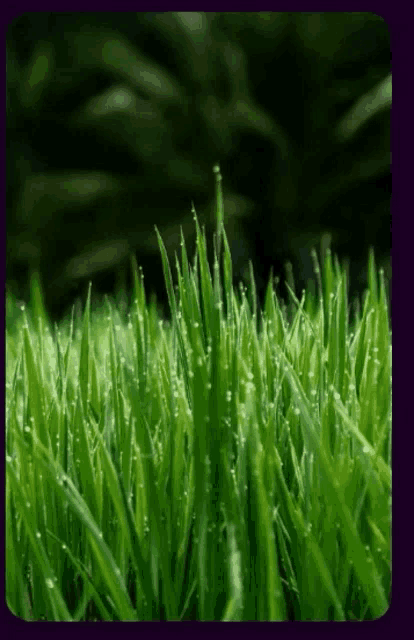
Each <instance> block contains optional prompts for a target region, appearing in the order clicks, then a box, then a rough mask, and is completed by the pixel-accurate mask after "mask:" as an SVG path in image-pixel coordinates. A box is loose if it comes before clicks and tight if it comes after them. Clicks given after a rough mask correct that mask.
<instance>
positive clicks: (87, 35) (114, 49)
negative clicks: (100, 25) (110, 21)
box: [74, 30, 183, 103]
mask: <svg viewBox="0 0 414 640" xmlns="http://www.w3.org/2000/svg"><path fill="white" fill-rule="evenodd" d="M74 42H75V49H76V51H77V56H78V61H79V63H81V64H84V65H85V66H86V65H88V66H89V67H90V66H95V67H103V68H104V69H106V70H110V71H113V72H114V73H115V74H116V76H117V77H118V78H125V79H127V80H129V82H131V83H132V84H133V86H135V87H136V88H137V89H140V90H141V91H142V92H144V93H145V95H147V96H150V97H153V98H155V99H156V100H166V101H168V102H173V103H174V102H181V101H182V100H183V95H182V90H181V87H180V86H179V85H178V83H177V82H176V81H174V80H173V79H172V78H171V77H170V75H169V74H168V73H167V72H166V71H165V70H164V69H162V68H161V67H160V66H159V65H157V64H156V63H154V62H153V61H151V60H150V59H149V58H148V57H146V56H144V55H142V54H140V53H139V52H138V50H137V49H136V48H135V47H134V46H133V45H132V44H131V43H130V42H127V40H124V39H123V38H121V37H119V34H116V33H113V34H110V33H103V32H96V33H95V32H87V31H86V30H83V31H82V32H81V33H79V34H76V35H75V38H74Z"/></svg>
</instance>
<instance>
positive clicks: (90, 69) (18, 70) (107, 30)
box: [6, 12, 391, 320]
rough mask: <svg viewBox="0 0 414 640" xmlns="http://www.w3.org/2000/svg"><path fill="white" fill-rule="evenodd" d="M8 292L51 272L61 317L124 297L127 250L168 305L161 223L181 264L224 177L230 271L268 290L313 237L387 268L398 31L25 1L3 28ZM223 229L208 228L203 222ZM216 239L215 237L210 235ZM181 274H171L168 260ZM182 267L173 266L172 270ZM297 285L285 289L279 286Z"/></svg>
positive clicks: (302, 279) (357, 17)
mask: <svg viewBox="0 0 414 640" xmlns="http://www.w3.org/2000/svg"><path fill="white" fill-rule="evenodd" d="M6 46H7V96H6V98H7V136H6V144H7V212H8V215H7V288H8V289H9V290H10V291H12V292H13V293H14V295H15V296H17V297H19V298H23V299H25V300H27V299H28V296H29V282H30V277H31V274H32V273H33V272H34V271H38V272H39V273H40V276H41V279H42V282H43V287H44V295H45V299H46V304H47V308H48V311H49V313H50V315H51V317H52V318H53V319H55V320H56V319H59V318H60V317H62V315H63V314H65V313H67V312H68V310H69V308H70V306H71V305H72V304H73V302H74V300H75V299H76V298H77V297H79V296H83V293H84V291H85V290H86V288H87V283H88V281H89V280H92V281H93V290H94V291H95V294H102V293H111V294H116V295H117V296H118V300H119V303H120V304H126V301H127V299H126V298H125V294H124V293H123V292H126V291H128V290H129V287H130V267H129V255H130V253H131V252H134V253H135V254H136V256H137V260H138V263H139V264H140V265H142V267H143V273H144V276H145V284H146V291H147V297H148V298H149V297H150V295H151V294H153V293H155V294H156V296H157V299H158V301H159V303H160V305H161V308H162V309H163V311H164V314H165V315H167V316H168V311H167V305H166V294H165V286H164V279H163V273H162V266H161V259H160V253H159V248H158V244H157V239H156V234H155V230H154V225H155V224H156V225H157V227H158V228H159V230H160V232H161V235H162V237H163V239H164V241H165V244H166V247H167V251H168V252H169V256H170V259H171V260H173V259H174V253H175V252H177V254H178V255H180V226H181V227H182V228H183V233H184V236H185V238H186V244H187V249H188V252H189V255H190V256H193V253H194V250H195V230H194V223H193V218H192V214H191V200H193V201H194V204H195V208H196V211H197V215H198V217H199V220H200V222H201V224H203V225H205V227H206V232H207V234H212V232H213V230H214V220H215V217H214V206H215V193H214V177H213V172H212V167H213V165H214V164H215V163H217V162H219V163H220V167H221V172H222V175H223V183H222V184H223V190H224V202H225V225H226V231H227V234H228V238H229V242H230V248H231V251H232V257H233V261H234V277H235V284H237V282H238V281H240V280H245V281H247V280H246V277H247V273H248V262H249V260H250V259H251V260H252V261H253V265H254V271H255V274H256V279H257V288H258V293H259V296H260V297H261V298H262V295H263V292H264V288H265V285H266V283H267V279H268V276H269V272H270V267H273V273H274V274H275V275H278V276H279V277H280V278H281V280H282V281H283V280H284V277H285V271H284V265H285V263H286V261H290V262H291V263H292V265H293V273H294V276H295V280H296V282H297V290H298V291H299V292H300V290H301V289H302V288H303V287H306V286H311V287H312V281H313V280H312V279H313V269H312V263H311V259H310V255H309V250H310V248H311V247H312V246H317V247H321V248H322V250H324V248H325V247H326V246H327V245H328V244H329V243H330V244H331V247H332V249H333V250H334V251H335V252H336V253H337V254H338V255H339V257H340V259H341V260H345V261H347V264H349V273H350V287H351V290H350V294H351V296H352V295H353V294H355V293H360V292H361V291H362V290H363V288H364V287H365V284H366V264H367V255H368V248H369V246H370V245H372V246H374V249H375V255H376V257H377V261H378V263H379V264H380V265H381V266H383V267H384V269H385V273H386V276H387V278H388V279H390V277H391V261H390V257H391V233H390V221H391V218H390V197H391V154H390V107H391V69H390V58H391V54H390V34H389V31H388V27H387V24H386V23H385V22H384V20H383V19H382V18H381V17H379V16H377V15H375V14H372V13H277V12H260V13H198V12H185V13H182V12H174V13H124V12H120V13H104V12H102V13H87V12H85V13H48V12H39V13H25V14H23V15H21V16H19V17H18V18H17V19H15V20H14V21H13V22H12V23H11V24H10V25H9V28H8V33H7V45H6ZM207 238H208V239H209V240H211V235H210V236H209V235H207ZM209 244H210V248H211V247H212V242H211V241H209ZM173 270H174V269H173ZM174 275H175V274H174ZM279 292H280V293H281V294H282V295H284V294H285V292H286V289H285V287H284V286H282V285H279Z"/></svg>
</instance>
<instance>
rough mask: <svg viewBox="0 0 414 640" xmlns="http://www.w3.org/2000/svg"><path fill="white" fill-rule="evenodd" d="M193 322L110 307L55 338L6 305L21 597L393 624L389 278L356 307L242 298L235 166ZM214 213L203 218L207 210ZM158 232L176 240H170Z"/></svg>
mask: <svg viewBox="0 0 414 640" xmlns="http://www.w3.org/2000/svg"><path fill="white" fill-rule="evenodd" d="M216 177H217V181H216V185H217V187H216V188H217V234H216V235H215V255H216V261H215V264H214V268H213V273H212V274H211V272H210V269H209V266H208V262H207V253H206V239H205V236H204V234H203V233H202V231H201V230H200V228H199V225H198V221H197V218H196V217H195V218H194V219H195V224H196V227H197V252H196V256H195V260H194V264H193V265H190V263H189V260H188V257H187V253H186V249H185V246H184V243H182V256H181V262H180V261H179V260H178V258H176V265H175V266H176V271H177V276H178V280H177V285H176V286H174V283H173V278H172V274H171V271H170V265H169V264H168V259H167V253H166V251H165V248H164V245H163V242H162V239H161V237H160V236H159V234H158V238H159V244H160V251H161V259H162V263H163V268H164V274H165V283H166V287H167V292H168V298H169V304H170V309H171V318H172V319H171V322H170V323H168V324H166V323H162V322H161V320H160V318H159V316H158V314H157V311H156V307H155V306H154V305H148V304H147V302H146V298H145V291H144V286H143V278H142V273H141V272H140V270H139V269H138V267H137V265H136V262H135V260H134V258H132V259H131V263H132V268H133V273H134V304H133V305H132V308H131V309H130V311H129V313H128V314H123V313H120V312H119V310H118V309H117V308H116V306H115V304H114V302H113V301H112V300H110V299H106V300H105V302H104V304H103V305H102V307H101V308H100V309H99V308H96V309H94V310H92V309H91V305H90V295H91V288H90V289H89V297H88V300H87V302H86V305H85V308H84V312H83V316H82V318H79V317H78V318H77V317H75V315H74V314H72V316H71V317H69V318H67V319H66V320H65V321H64V322H63V323H62V324H61V325H60V326H59V327H56V326H55V327H52V326H51V325H50V323H49V322H48V318H47V314H46V312H45V309H44V306H43V301H42V294H41V286H40V282H39V280H38V278H37V277H36V275H34V277H33V278H32V283H31V292H32V293H31V296H32V298H31V303H30V305H29V308H28V309H23V310H22V309H20V308H18V307H17V303H16V301H15V300H14V299H13V298H12V297H11V296H8V297H7V300H6V459H7V465H6V597H7V603H8V607H9V609H10V610H11V611H12V612H13V614H15V615H16V616H19V617H20V618H23V619H25V620H41V619H46V620H74V621H75V620H137V621H138V620H275V621H277V620H287V619H288V620H355V619H356V620H372V619H375V618H378V617H380V616H382V615H383V614H384V613H385V611H386V610H387V608H388V606H389V602H390V589H391V541H390V539H391V498H390V490H391V332H390V327H389V308H388V301H387V296H386V293H385V285H384V276H383V273H381V272H379V273H378V272H377V270H376V267H375V262H374V255H373V252H372V251H371V253H370V257H369V269H368V272H369V281H368V286H367V291H366V294H365V296H364V299H363V300H362V301H361V305H360V308H359V309H357V310H356V312H355V313H353V314H352V316H351V312H350V306H349V301H348V297H347V282H346V273H345V271H344V270H342V269H341V267H340V265H339V264H338V261H337V260H336V259H334V258H332V256H331V254H330V252H329V251H328V252H327V255H326V259H325V263H324V264H323V265H322V266H321V269H320V268H319V265H318V259H317V257H316V253H315V252H314V253H313V258H314V261H315V271H316V275H317V278H318V283H319V297H318V298H316V299H315V298H312V297H309V296H307V295H306V293H305V292H304V293H303V295H302V297H301V299H300V300H298V299H297V298H296V296H295V295H294V293H293V291H292V292H291V302H290V304H289V305H288V307H286V306H284V305H282V304H281V303H280V302H279V299H278V297H277V296H276V294H275V292H274V290H273V287H272V280H269V286H268V289H267V294H266V299H265V304H264V308H263V309H260V310H259V309H258V308H257V300H256V295H255V286H254V275H253V269H252V270H251V282H250V286H249V287H247V289H240V291H239V292H236V291H235V290H234V289H233V285H232V263H231V256H230V251H229V247H228V244H227V239H226V235H225V231H224V225H223V221H224V212H223V209H222V197H221V185H220V174H219V172H218V170H216ZM194 214H195V212H194ZM157 233H158V232H157Z"/></svg>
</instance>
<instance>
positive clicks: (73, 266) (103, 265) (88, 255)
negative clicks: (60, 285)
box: [65, 238, 130, 280]
mask: <svg viewBox="0 0 414 640" xmlns="http://www.w3.org/2000/svg"><path fill="white" fill-rule="evenodd" d="M129 251H130V246H129V242H128V240H127V239H126V238H121V239H118V240H112V241H110V242H106V243H103V244H97V245H96V246H94V247H92V248H89V249H88V250H87V251H84V252H83V253H81V254H80V255H78V256H75V257H74V258H72V259H71V260H70V261H69V263H68V264H67V265H66V268H65V277H66V278H68V279H69V280H75V279H77V278H86V277H88V278H89V277H90V276H92V275H93V274H94V273H97V272H99V271H103V270H104V269H108V268H109V267H112V266H114V265H117V264H119V263H120V262H121V261H122V260H123V259H124V258H125V257H126V256H127V255H128V253H129Z"/></svg>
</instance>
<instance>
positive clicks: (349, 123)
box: [337, 74, 392, 140]
mask: <svg viewBox="0 0 414 640" xmlns="http://www.w3.org/2000/svg"><path fill="white" fill-rule="evenodd" d="M391 102H392V76H391V74H389V75H388V76H387V77H386V78H384V79H383V80H381V82H380V83H379V84H377V85H376V86H375V87H374V88H373V89H372V90H371V91H369V92H368V93H366V94H365V95H363V96H361V97H360V98H359V100H357V102H356V103H355V104H354V105H353V107H352V108H351V109H350V111H348V113H347V114H346V116H345V117H344V118H343V119H342V120H341V122H340V123H339V125H338V127H337V136H338V138H340V139H342V140H348V139H349V138H351V137H352V136H354V135H355V134H356V133H357V131H358V130H359V129H360V128H361V127H362V126H363V125H364V124H365V123H366V122H367V121H368V120H369V119H370V118H372V117H373V116H375V115H376V114H377V113H378V112H379V111H382V110H383V109H388V108H389V107H391Z"/></svg>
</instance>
